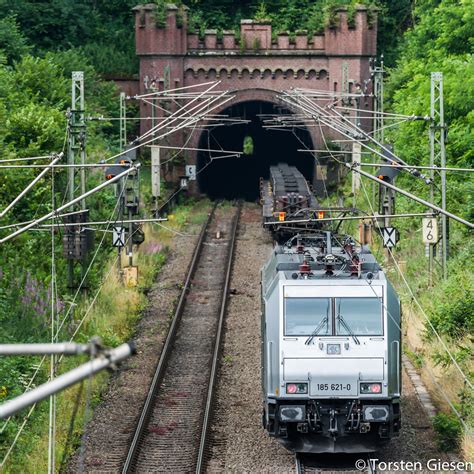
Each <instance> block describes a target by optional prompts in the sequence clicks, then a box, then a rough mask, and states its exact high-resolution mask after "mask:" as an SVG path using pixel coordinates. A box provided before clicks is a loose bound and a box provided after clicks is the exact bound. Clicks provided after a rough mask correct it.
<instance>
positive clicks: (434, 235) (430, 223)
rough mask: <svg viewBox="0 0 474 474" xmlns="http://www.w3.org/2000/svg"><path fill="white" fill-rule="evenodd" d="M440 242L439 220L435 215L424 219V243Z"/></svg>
mask: <svg viewBox="0 0 474 474" xmlns="http://www.w3.org/2000/svg"><path fill="white" fill-rule="evenodd" d="M436 242H438V222H437V221H436V218H435V217H428V218H426V219H423V243H425V244H435V243H436Z"/></svg>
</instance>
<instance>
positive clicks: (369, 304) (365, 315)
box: [285, 297, 383, 344]
mask: <svg viewBox="0 0 474 474" xmlns="http://www.w3.org/2000/svg"><path fill="white" fill-rule="evenodd" d="M285 336H308V337H310V338H311V339H312V338H313V337H316V336H351V337H353V338H354V340H355V342H356V344H358V343H359V342H358V339H357V336H383V320H382V300H381V299H380V298H297V297H292V298H285ZM310 342H311V341H310Z"/></svg>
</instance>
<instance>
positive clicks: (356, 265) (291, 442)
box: [262, 232, 401, 453]
mask: <svg viewBox="0 0 474 474" xmlns="http://www.w3.org/2000/svg"><path fill="white" fill-rule="evenodd" d="M293 244H295V245H293ZM293 244H292V243H290V244H289V245H288V246H277V247H275V250H274V252H273V253H272V256H271V258H270V259H269V261H268V263H267V265H266V266H265V267H264V268H263V270H262V387H263V405H264V406H263V424H264V427H265V428H266V429H267V430H268V432H269V434H270V435H271V436H274V437H276V438H278V439H279V440H280V441H281V442H282V443H283V444H284V445H285V446H286V447H288V448H289V449H291V450H294V451H298V452H316V453H317V452H363V451H366V452H368V451H374V450H376V449H377V447H378V446H379V445H380V444H382V443H384V442H387V441H388V440H390V438H392V437H393V436H397V435H398V433H399V430H400V422H401V420H400V392H401V359H400V350H401V347H400V345H401V340H400V303H399V299H398V297H397V294H396V293H395V291H394V289H393V287H392V286H391V284H390V283H389V282H388V280H387V279H386V278H385V275H384V273H383V271H382V270H381V269H380V267H379V266H378V264H377V262H376V261H375V259H374V257H373V255H372V254H371V253H370V252H369V251H368V250H367V249H366V248H364V249H358V248H356V246H355V244H354V243H353V242H352V241H350V240H349V239H346V240H345V241H343V242H341V239H340V238H338V239H335V236H333V235H331V234H330V233H328V232H327V233H321V235H319V236H312V237H307V238H305V237H304V236H297V237H295V238H294V240H293Z"/></svg>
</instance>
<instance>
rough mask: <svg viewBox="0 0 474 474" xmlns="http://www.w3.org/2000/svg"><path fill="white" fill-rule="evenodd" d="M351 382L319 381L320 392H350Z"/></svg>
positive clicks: (318, 388)
mask: <svg viewBox="0 0 474 474" xmlns="http://www.w3.org/2000/svg"><path fill="white" fill-rule="evenodd" d="M352 388H353V387H352V384H350V383H317V384H316V390H317V391H318V392H350V391H351V390H352Z"/></svg>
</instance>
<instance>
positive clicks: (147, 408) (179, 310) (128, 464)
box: [122, 203, 217, 474]
mask: <svg viewBox="0 0 474 474" xmlns="http://www.w3.org/2000/svg"><path fill="white" fill-rule="evenodd" d="M216 207H217V203H216V204H214V207H213V208H212V210H211V212H210V213H209V216H208V218H207V220H206V222H205V223H204V224H203V226H202V229H201V232H200V234H199V238H198V242H197V244H196V247H195V249H194V253H193V257H192V259H191V263H190V265H189V270H188V274H187V276H186V280H185V282H184V286H183V289H182V291H181V295H180V297H179V301H178V305H177V306H176V310H175V313H174V316H173V320H172V322H171V325H170V329H169V331H168V335H167V337H166V341H165V344H164V346H163V349H162V351H161V355H160V359H159V361H158V365H157V367H156V370H155V375H154V376H153V380H152V382H151V385H150V389H149V391H148V395H147V398H146V400H145V404H144V405H143V408H142V411H141V415H140V418H139V420H138V423H137V426H136V429H135V433H134V435H133V439H132V443H131V444H130V448H129V450H128V453H127V458H126V459H125V463H124V465H123V468H122V473H123V474H126V473H130V472H133V467H134V465H135V463H136V460H137V456H138V454H139V451H140V447H141V441H142V439H143V436H144V434H145V430H146V428H147V426H148V421H149V419H150V416H151V414H152V410H153V406H154V400H155V397H156V394H157V391H158V388H159V386H160V382H161V379H162V378H163V374H164V371H165V367H166V362H167V360H168V358H169V356H170V353H171V348H172V344H173V340H174V338H175V335H176V331H177V329H178V324H179V321H180V320H181V316H182V314H183V310H184V307H185V303H186V295H187V293H188V290H189V288H190V286H191V280H192V278H193V276H194V273H195V271H196V268H197V264H198V261H199V257H200V255H201V251H202V247H203V243H204V239H205V236H206V231H207V228H208V227H209V224H210V222H211V220H212V217H213V215H214V212H215V210H216Z"/></svg>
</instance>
